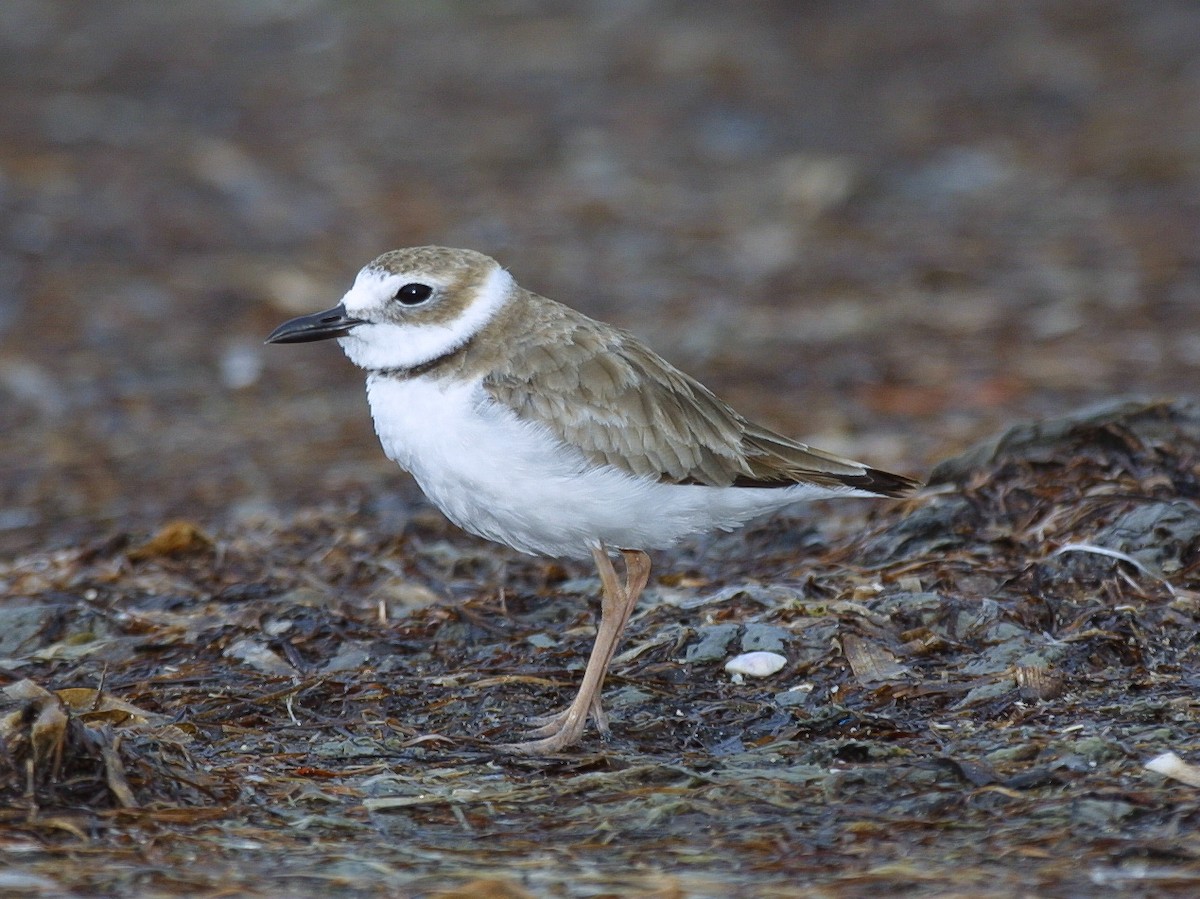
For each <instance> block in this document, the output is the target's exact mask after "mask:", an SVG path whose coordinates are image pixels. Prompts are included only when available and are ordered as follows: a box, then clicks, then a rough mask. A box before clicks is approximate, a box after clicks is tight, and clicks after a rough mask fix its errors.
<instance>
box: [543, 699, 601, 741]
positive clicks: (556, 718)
mask: <svg viewBox="0 0 1200 899" xmlns="http://www.w3.org/2000/svg"><path fill="white" fill-rule="evenodd" d="M571 708H572V706H566V707H565V708H561V709H559V710H558V711H557V712H548V713H546V714H545V715H530V716H529V717H528V718H526V719H525V723H526V724H528V725H530V726H531V728H532V729H531V730H530V731H529V736H531V737H546V736H549V735H550V734H552V733H554V732H555V731H556V730H558V729H559V728H561V727H562V724H563V722H564V721H566V719H567V716H568V715H570V714H571ZM588 717H589V718H590V719H591V721H592V723H593V724H595V725H596V730H598V731H600V735H601V736H603V737H607V736H608V713H607V712H605V711H604V708H603V707H602V706H601V705H600V697H599V696H597V697H596V700H595V702H593V703H592V707H591V709H590V710H589V711H588Z"/></svg>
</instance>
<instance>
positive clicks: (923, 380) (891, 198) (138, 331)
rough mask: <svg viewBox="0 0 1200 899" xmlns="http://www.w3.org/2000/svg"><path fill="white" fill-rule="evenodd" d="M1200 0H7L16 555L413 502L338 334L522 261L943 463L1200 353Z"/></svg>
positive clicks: (711, 357)
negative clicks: (457, 268) (377, 310)
mask: <svg viewBox="0 0 1200 899" xmlns="http://www.w3.org/2000/svg"><path fill="white" fill-rule="evenodd" d="M1198 51H1200V6H1198V5H1197V4H1194V3H1192V2H1190V0H1178V2H1170V0H1158V2H1130V0H1121V2H1117V0H1110V2H1092V3H1062V2H1027V3H988V2H945V0H943V2H936V0H913V2H909V3H904V4H897V3H893V2H887V0H864V2H856V3H843V2H834V0H828V2H817V0H814V2H796V0H777V2H758V3H728V2H705V0H687V2H682V0H680V2H649V0H576V2H559V3H548V2H546V3H539V2H493V3H486V4H485V3H468V2H439V0H425V2H405V3H391V2H367V0H359V2H355V3H338V2H332V0H292V2H285V0H237V2H234V0H224V2H221V0H210V2H206V3H203V4H199V3H196V4H181V3H161V2H153V0H146V2H98V0H79V2H72V0H4V2H3V3H0V104H2V109H3V114H2V115H0V556H3V555H11V554H13V553H19V552H23V551H27V550H30V549H33V548H35V547H51V546H61V545H65V544H70V543H77V542H84V543H86V542H88V541H95V540H102V539H105V538H106V537H107V536H109V535H111V534H114V533H117V532H121V531H129V530H137V529H142V528H151V527H155V526H156V525H158V524H159V523H161V522H162V521H163V520H164V519H165V518H166V517H177V516H185V517H188V518H191V519H193V520H195V521H198V522H201V523H203V524H205V525H206V526H210V527H222V526H227V525H230V524H234V523H236V522H237V521H239V520H242V519H244V518H246V517H247V516H259V515H273V514H283V513H286V512H287V511H289V510H291V509H295V508H297V507H300V506H303V505H307V504H320V503H322V502H325V501H327V500H328V499H329V498H330V497H346V496H350V497H352V498H353V497H355V496H361V497H364V498H366V497H372V496H378V495H380V494H387V495H392V494H394V495H396V496H398V497H401V498H413V497H415V496H416V493H415V488H413V487H412V485H411V484H409V483H408V482H407V481H406V479H405V478H404V476H403V475H401V474H400V473H399V472H398V470H397V469H396V468H395V466H393V465H392V464H391V463H389V462H388V461H387V460H386V459H384V457H383V455H382V453H381V451H380V450H379V447H378V444H377V442H376V440H375V438H374V435H373V433H372V430H371V425H370V420H369V416H368V413H367V408H366V402H365V399H364V396H363V388H362V378H361V376H360V374H359V373H358V372H357V371H356V370H355V369H353V368H352V366H350V364H349V363H348V362H347V361H346V360H345V359H344V358H343V356H342V354H341V352H340V351H339V350H338V349H337V347H336V346H333V345H311V346H300V347H278V346H272V347H266V346H264V345H263V344H262V340H263V338H264V336H265V335H266V334H267V333H268V332H269V331H270V330H271V329H272V328H273V327H274V326H275V325H276V324H278V323H279V322H280V321H282V320H283V319H285V318H287V317H290V316H293V315H296V314H300V313H304V312H310V311H315V310H318V309H324V308H326V307H328V306H330V305H333V304H334V303H335V302H337V301H338V299H339V298H340V296H341V294H342V292H343V291H344V290H345V289H346V287H348V285H349V284H350V282H351V281H352V279H353V276H354V274H355V272H356V271H357V270H358V269H359V268H360V267H361V266H362V265H363V264H365V263H366V262H368V261H369V260H371V259H372V258H373V257H375V256H376V255H378V254H379V253H381V252H383V251H385V250H388V249H391V248H393V247H397V246H405V245H413V244H422V243H438V244H445V245H450V246H464V247H471V248H473V249H477V250H481V251H483V252H486V253H489V254H491V255H493V256H496V257H497V258H499V259H500V260H501V261H502V262H503V263H504V264H505V265H506V266H507V267H509V268H510V269H511V270H512V271H513V273H514V274H515V275H516V277H517V279H518V280H519V281H520V282H521V283H522V284H524V285H525V286H527V287H529V288H531V289H534V290H536V291H538V292H540V293H544V294H546V295H548V296H551V297H553V298H555V299H559V300H562V301H564V302H567V303H569V304H570V305H573V306H575V307H576V308H579V309H581V310H583V311H585V312H587V313H589V314H592V315H595V316H597V317H601V318H605V319H607V320H610V321H613V322H615V323H618V324H621V325H623V326H625V327H627V328H630V329H631V330H633V331H635V332H636V333H638V334H639V335H641V336H643V337H644V338H646V339H647V340H648V341H649V342H651V344H652V345H653V346H654V347H656V348H657V349H658V350H659V351H660V352H661V353H663V354H664V355H665V356H666V357H667V358H668V359H670V360H671V361H673V362H675V363H677V364H679V365H681V366H682V367H684V368H685V369H687V370H688V371H690V372H691V373H693V374H695V375H697V376H698V377H700V378H701V379H702V380H704V381H706V382H707V383H708V384H710V386H712V387H713V388H714V389H716V390H717V392H718V393H720V394H722V395H723V396H725V397H726V398H727V399H729V400H730V401H732V402H733V403H734V404H735V405H737V406H738V407H739V408H740V409H741V410H742V411H743V412H745V413H746V414H748V415H751V416H752V417H755V418H759V419H761V420H764V421H765V422H766V423H769V424H771V425H772V426H774V427H776V428H778V429H780V430H782V431H784V432H786V433H789V434H792V435H795V436H799V437H802V438H805V439H808V440H810V441H812V442H815V443H818V444H819V445H823V446H825V447H827V448H829V449H833V450H837V451H841V452H846V453H850V454H853V455H856V456H859V457H861V458H865V459H868V460H870V461H872V462H873V463H875V464H878V465H881V466H885V467H891V468H895V469H897V470H900V471H906V472H911V473H914V474H923V473H925V472H926V471H927V470H928V467H929V466H930V465H931V464H932V463H933V462H935V461H937V460H939V459H941V458H944V457H945V456H947V455H950V454H952V453H954V452H956V451H958V450H960V449H961V448H963V447H964V446H965V445H967V444H968V443H970V442H971V441H973V440H975V439H978V438H980V437H983V436H986V435H988V434H990V433H992V432H993V431H995V430H996V429H998V428H1001V427H1003V426H1005V425H1006V424H1007V423H1010V422H1012V421H1014V420H1017V419H1021V418H1024V417H1028V416H1034V415H1036V416H1043V415H1051V414H1056V413H1061V412H1065V411H1068V410H1071V409H1074V408H1076V407H1078V406H1080V405H1083V404H1086V403H1090V402H1094V401H1098V400H1103V399H1106V398H1108V397H1112V396H1117V395H1127V394H1131V393H1141V394H1167V395H1179V394H1189V393H1194V392H1195V383H1196V378H1197V375H1198V374H1200V315H1198V310H1200V242H1198V240H1197V238H1198V236H1200V53H1198Z"/></svg>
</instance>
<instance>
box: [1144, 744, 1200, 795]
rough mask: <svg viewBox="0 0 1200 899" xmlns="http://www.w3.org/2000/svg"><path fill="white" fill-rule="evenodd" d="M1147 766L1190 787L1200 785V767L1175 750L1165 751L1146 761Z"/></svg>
mask: <svg viewBox="0 0 1200 899" xmlns="http://www.w3.org/2000/svg"><path fill="white" fill-rule="evenodd" d="M1146 767H1147V768H1148V769H1149V770H1151V771H1153V772H1155V773H1156V774H1161V775H1163V776H1164V777H1170V778H1171V779H1173V780H1177V781H1179V782H1180V783H1185V784H1187V785H1188V786H1190V787H1200V767H1198V766H1196V765H1191V764H1188V763H1187V762H1185V761H1184V760H1183V759H1181V758H1180V757H1179V756H1177V755H1176V754H1175V753H1173V752H1164V753H1163V754H1162V755H1158V756H1155V757H1154V758H1152V759H1150V761H1148V762H1146Z"/></svg>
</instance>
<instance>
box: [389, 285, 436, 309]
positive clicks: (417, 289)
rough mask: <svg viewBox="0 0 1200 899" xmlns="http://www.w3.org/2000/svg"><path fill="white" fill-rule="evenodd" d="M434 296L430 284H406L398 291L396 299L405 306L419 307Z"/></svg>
mask: <svg viewBox="0 0 1200 899" xmlns="http://www.w3.org/2000/svg"><path fill="white" fill-rule="evenodd" d="M431 296H433V288H432V287H430V286H429V285H428V284H417V283H415V282H414V283H412V284H405V285H404V286H403V287H401V288H400V289H399V290H397V291H396V296H395V298H394V299H396V300H397V301H398V302H401V303H403V304H404V305H405V306H418V305H420V304H421V303H424V302H425V301H426V300H427V299H429V298H430V297H431Z"/></svg>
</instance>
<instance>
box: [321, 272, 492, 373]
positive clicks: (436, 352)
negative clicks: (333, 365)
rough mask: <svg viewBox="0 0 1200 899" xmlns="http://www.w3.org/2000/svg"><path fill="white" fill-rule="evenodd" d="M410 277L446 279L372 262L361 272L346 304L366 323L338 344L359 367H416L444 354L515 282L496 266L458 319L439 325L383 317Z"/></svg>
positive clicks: (440, 284) (437, 283) (436, 284)
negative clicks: (384, 309) (385, 269)
mask: <svg viewBox="0 0 1200 899" xmlns="http://www.w3.org/2000/svg"><path fill="white" fill-rule="evenodd" d="M411 281H420V282H421V283H423V284H429V285H430V286H431V287H433V288H435V289H440V288H444V287H445V286H446V284H445V282H444V281H442V280H440V279H438V278H431V277H428V276H426V275H420V276H417V275H411V274H410V275H395V274H391V273H390V272H383V271H381V270H379V269H372V268H370V267H368V268H365V269H363V270H362V271H361V272H359V273H358V277H357V278H355V280H354V286H353V287H351V288H350V290H348V291H347V292H346V296H345V297H344V298H343V299H342V303H343V304H344V305H345V307H346V311H347V312H348V313H349V314H350V315H352V316H354V317H355V318H362V319H364V320H365V321H366V322H367V323H366V324H362V325H359V326H358V327H356V328H355V329H354V330H353V331H351V332H350V333H349V334H347V335H346V336H345V337H339V338H338V343H339V344H341V347H342V349H343V350H344V351H345V353H346V355H347V356H349V357H350V361H351V362H353V363H354V364H355V365H357V366H358V367H359V368H365V369H389V368H412V367H413V366H415V365H421V364H423V363H425V362H428V361H430V360H431V359H436V358H437V357H438V356H443V355H445V354H446V353H449V352H451V351H452V350H455V349H457V348H458V347H460V346H462V345H463V344H464V343H466V342H467V341H468V340H470V339H471V338H472V337H473V336H474V335H475V334H476V333H477V332H478V331H479V329H480V328H482V327H483V326H484V325H486V324H487V323H488V322H489V321H491V319H492V316H494V315H495V314H496V312H497V311H498V310H499V309H500V308H501V307H502V306H503V305H504V304H505V303H506V302H507V301H508V298H509V297H510V296H511V294H512V289H513V287H514V286H515V285H514V283H513V279H512V275H510V274H509V273H508V272H506V271H505V270H504V269H502V268H501V267H500V266H498V265H497V266H496V267H495V268H493V269H492V270H491V272H489V273H488V276H487V277H486V278H485V279H484V280H483V283H482V284H480V285H479V287H478V288H477V295H476V297H475V300H474V302H472V303H471V304H470V305H469V306H467V307H466V308H464V309H463V310H462V312H461V313H460V314H459V316H458V318H456V319H454V320H453V321H449V322H443V323H441V324H428V323H419V322H404V323H397V322H389V321H380V320H379V319H380V310H381V309H382V307H383V306H384V304H385V303H388V302H390V301H391V299H392V297H393V296H394V295H395V293H396V291H397V289H399V288H400V287H402V286H403V285H405V284H407V283H409V282H411Z"/></svg>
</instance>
